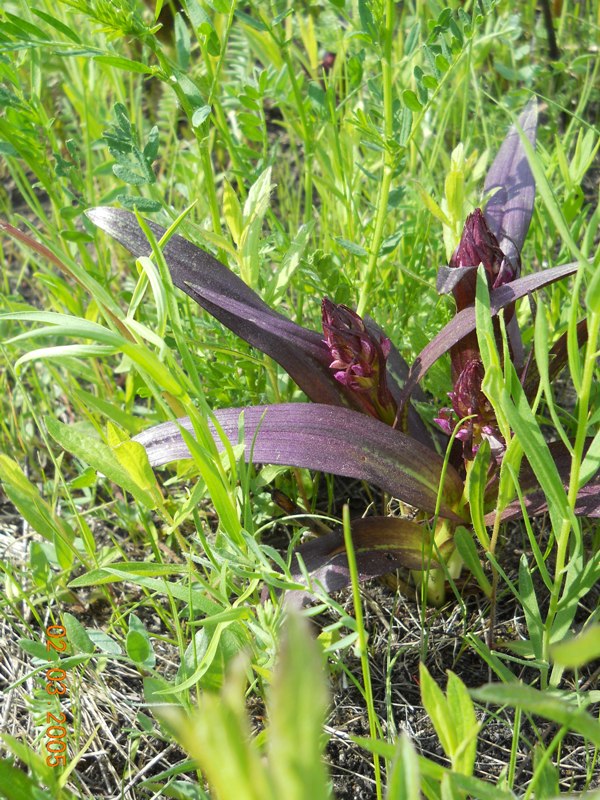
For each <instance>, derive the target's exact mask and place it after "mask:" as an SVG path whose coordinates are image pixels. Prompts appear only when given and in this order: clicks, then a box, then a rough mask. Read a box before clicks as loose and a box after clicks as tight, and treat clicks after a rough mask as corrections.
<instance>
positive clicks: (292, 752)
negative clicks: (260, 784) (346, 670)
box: [267, 615, 330, 800]
mask: <svg viewBox="0 0 600 800" xmlns="http://www.w3.org/2000/svg"><path fill="white" fill-rule="evenodd" d="M327 695H328V692H327V684H326V680H325V673H324V671H323V658H322V655H321V653H320V652H319V649H318V647H317V645H316V643H315V641H314V639H313V637H312V636H311V634H310V631H309V630H308V626H307V623H306V620H305V619H304V618H301V617H299V616H296V615H290V616H289V617H288V619H287V621H286V626H285V629H284V636H283V641H282V644H281V647H280V654H279V662H278V665H277V667H276V670H275V675H274V678H273V684H272V687H271V695H270V698H269V721H270V725H269V737H268V751H267V752H268V759H269V767H270V773H271V776H272V779H273V782H274V785H275V794H276V796H277V797H282V798H283V797H285V798H286V800H305V798H311V800H328V798H329V797H330V793H329V791H328V787H327V773H326V770H325V765H324V763H323V749H324V744H325V742H324V740H323V737H322V729H323V724H324V722H325V718H326V714H327V705H328V696H327Z"/></svg>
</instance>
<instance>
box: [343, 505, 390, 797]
mask: <svg viewBox="0 0 600 800" xmlns="http://www.w3.org/2000/svg"><path fill="white" fill-rule="evenodd" d="M342 520H343V523H344V544H345V546H346V557H347V558H348V568H349V570H350V578H351V581H352V600H353V603H354V617H355V619H356V631H357V633H358V647H359V650H360V663H361V667H362V674H363V683H364V689H365V700H366V703H367V715H368V717H369V734H370V736H371V739H373V740H375V739H376V738H377V733H378V732H377V715H376V713H375V704H374V703H373V686H372V684H371V671H370V669H369V651H368V648H367V633H366V631H365V625H364V619H363V613H362V605H361V600H360V585H359V579H358V567H357V565H356V554H355V552H354V543H353V542H352V530H351V528H350V508H349V507H348V506H347V505H345V506H344V509H343V512H342ZM373 768H374V770H375V791H376V794H377V800H382V796H383V795H382V789H381V768H380V765H379V755H378V754H377V753H373Z"/></svg>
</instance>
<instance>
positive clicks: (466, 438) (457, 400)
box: [435, 358, 505, 460]
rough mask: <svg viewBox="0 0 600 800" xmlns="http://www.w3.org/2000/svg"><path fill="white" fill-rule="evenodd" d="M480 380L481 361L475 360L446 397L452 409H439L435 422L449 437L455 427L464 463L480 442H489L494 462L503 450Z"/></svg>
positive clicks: (501, 440)
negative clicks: (461, 446) (485, 440)
mask: <svg viewBox="0 0 600 800" xmlns="http://www.w3.org/2000/svg"><path fill="white" fill-rule="evenodd" d="M483 376H484V369H483V364H482V363H481V361H480V360H479V359H477V358H474V359H472V360H471V361H469V362H468V363H467V365H466V366H465V368H464V369H463V370H462V372H461V373H460V375H459V377H458V380H457V381H456V383H455V384H454V391H453V392H450V393H449V394H448V397H449V398H450V400H451V402H452V408H442V409H441V410H440V413H439V416H438V417H437V419H435V422H436V423H437V424H438V425H439V426H440V428H441V429H442V430H443V431H444V433H447V434H448V435H451V434H452V433H453V432H454V430H455V429H456V426H457V425H458V430H457V432H456V438H457V439H459V440H460V441H461V442H462V443H463V455H464V457H465V459H467V460H471V459H473V458H474V457H475V454H476V453H477V450H478V449H479V447H480V445H481V442H482V441H483V439H487V440H488V441H489V443H490V448H491V451H492V456H493V457H495V458H496V459H497V458H498V457H499V456H501V455H502V453H503V452H504V448H505V444H504V440H503V439H502V435H501V434H500V431H499V430H498V424H497V422H496V415H495V414H494V409H493V408H492V405H491V403H490V401H489V400H488V399H487V397H486V396H485V394H484V393H483V392H482V390H481V383H482V381H483ZM465 417H468V419H465Z"/></svg>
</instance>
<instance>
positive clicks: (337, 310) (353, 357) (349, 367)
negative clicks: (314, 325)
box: [322, 298, 397, 425]
mask: <svg viewBox="0 0 600 800" xmlns="http://www.w3.org/2000/svg"><path fill="white" fill-rule="evenodd" d="M322 315H323V333H324V334H325V339H324V341H325V344H326V345H327V347H328V348H329V352H330V353H331V357H332V359H333V360H332V362H331V364H330V365H329V366H330V367H331V369H333V370H336V372H335V379H336V380H337V381H339V382H340V383H341V384H343V385H344V386H346V387H347V388H348V390H349V391H350V392H351V393H352V394H353V400H354V401H355V403H356V405H357V406H358V407H359V408H360V409H361V410H362V411H364V412H365V413H367V414H370V415H371V416H372V417H376V418H377V419H380V420H382V421H383V422H387V423H388V424H389V425H392V424H393V423H394V420H395V418H396V410H397V409H396V403H395V402H394V399H393V397H392V395H391V394H390V391H389V389H388V386H387V379H386V359H387V357H388V355H389V352H390V340H389V339H387V338H386V337H385V336H373V335H372V334H371V333H370V332H369V331H368V330H367V328H366V326H365V323H364V322H363V320H362V319H361V318H360V317H359V316H358V314H356V313H355V312H354V311H352V310H351V309H349V308H348V307H347V306H345V305H341V304H340V305H338V304H337V303H333V302H331V300H328V299H327V298H324V299H323V303H322Z"/></svg>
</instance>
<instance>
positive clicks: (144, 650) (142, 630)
mask: <svg viewBox="0 0 600 800" xmlns="http://www.w3.org/2000/svg"><path fill="white" fill-rule="evenodd" d="M126 647H127V655H128V656H129V658H130V659H131V660H132V661H134V662H135V663H136V664H137V665H138V666H139V667H142V668H143V669H152V668H153V667H154V665H155V663H156V656H155V654H154V650H153V648H152V642H151V641H150V636H149V634H148V631H147V630H146V626H145V625H144V623H143V622H142V621H141V619H139V617H136V615H135V614H130V615H129V630H128V632H127V639H126Z"/></svg>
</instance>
